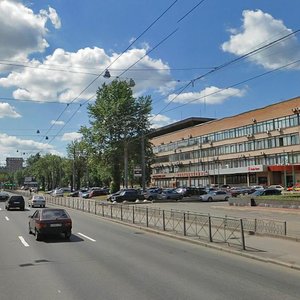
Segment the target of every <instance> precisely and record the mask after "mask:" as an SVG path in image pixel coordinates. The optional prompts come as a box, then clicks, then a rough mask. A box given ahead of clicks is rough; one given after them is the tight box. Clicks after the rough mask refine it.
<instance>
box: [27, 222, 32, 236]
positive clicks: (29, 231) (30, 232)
mask: <svg viewBox="0 0 300 300" xmlns="http://www.w3.org/2000/svg"><path fill="white" fill-rule="evenodd" d="M28 233H29V234H32V231H31V228H30V225H29V224H28Z"/></svg>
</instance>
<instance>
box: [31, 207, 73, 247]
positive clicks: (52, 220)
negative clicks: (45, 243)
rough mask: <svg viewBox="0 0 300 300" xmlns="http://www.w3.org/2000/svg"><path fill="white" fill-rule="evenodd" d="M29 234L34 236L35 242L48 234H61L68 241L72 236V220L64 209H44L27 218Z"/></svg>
mask: <svg viewBox="0 0 300 300" xmlns="http://www.w3.org/2000/svg"><path fill="white" fill-rule="evenodd" d="M28 228H29V234H34V235H35V238H36V240H37V241H40V240H41V239H42V238H43V237H44V236H46V235H49V234H63V235H64V237H65V238H66V239H69V238H70V237H71V234H72V220H71V217H70V216H69V214H68V213H67V211H66V210H65V209H61V208H44V209H41V210H36V211H35V212H34V214H33V215H32V216H29V223H28Z"/></svg>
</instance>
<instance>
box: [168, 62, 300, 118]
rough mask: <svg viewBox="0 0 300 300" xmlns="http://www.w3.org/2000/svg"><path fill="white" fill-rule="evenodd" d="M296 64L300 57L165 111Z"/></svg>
mask: <svg viewBox="0 0 300 300" xmlns="http://www.w3.org/2000/svg"><path fill="white" fill-rule="evenodd" d="M296 64H300V59H297V60H295V61H293V62H290V63H287V64H285V65H282V66H280V67H278V68H275V69H273V70H270V71H266V72H264V73H261V74H258V75H255V76H253V77H250V78H248V79H245V80H242V81H239V82H237V83H234V84H232V85H229V86H227V87H225V88H222V89H220V90H218V91H215V92H212V93H210V94H206V95H205V96H201V97H198V98H195V99H192V100H190V101H188V102H186V103H184V104H181V105H178V106H176V107H174V108H172V109H169V110H167V111H165V112H170V111H173V110H176V109H178V108H181V107H184V106H186V105H188V104H191V103H193V102H196V101H198V100H201V99H203V98H205V97H209V96H213V95H216V94H218V93H221V92H223V91H225V90H228V89H230V88H234V87H236V86H239V85H242V84H244V83H247V82H249V81H252V80H255V79H258V78H261V77H263V76H266V75H269V74H271V73H274V72H277V71H280V70H282V69H286V68H289V67H291V66H293V65H296Z"/></svg>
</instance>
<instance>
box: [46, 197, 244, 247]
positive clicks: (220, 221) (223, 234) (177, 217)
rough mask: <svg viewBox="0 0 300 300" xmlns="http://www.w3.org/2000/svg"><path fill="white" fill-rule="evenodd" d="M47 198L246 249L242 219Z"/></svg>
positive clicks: (166, 230)
mask: <svg viewBox="0 0 300 300" xmlns="http://www.w3.org/2000/svg"><path fill="white" fill-rule="evenodd" d="M46 201H47V202H48V203H51V204H55V205H60V206H65V207H69V208H73V209H77V210H81V211H85V212H88V213H92V214H96V215H100V216H103V217H106V218H111V219H117V220H120V221H122V222H127V223H133V224H136V225H139V226H144V227H148V228H153V229H157V230H162V231H165V232H169V233H175V234H178V235H183V236H185V237H189V238H194V239H200V240H203V241H209V242H215V243H226V244H228V245H229V246H235V247H239V248H241V249H243V250H245V249H246V244H245V237H244V230H243V221H242V220H241V219H234V218H222V217H213V216H209V215H205V214H197V213H190V212H189V213H186V212H182V211H174V210H161V209H154V208H149V207H145V206H137V205H128V204H109V203H103V202H97V201H95V200H90V199H82V198H70V197H52V196H49V195H46Z"/></svg>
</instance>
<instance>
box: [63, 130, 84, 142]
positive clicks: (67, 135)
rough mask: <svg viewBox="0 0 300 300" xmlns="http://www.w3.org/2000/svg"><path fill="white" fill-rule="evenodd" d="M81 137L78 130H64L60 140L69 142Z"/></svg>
mask: <svg viewBox="0 0 300 300" xmlns="http://www.w3.org/2000/svg"><path fill="white" fill-rule="evenodd" d="M81 138H82V134H81V133H79V132H66V133H64V135H63V136H62V138H61V140H62V141H67V142H71V141H75V140H79V139H81Z"/></svg>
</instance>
